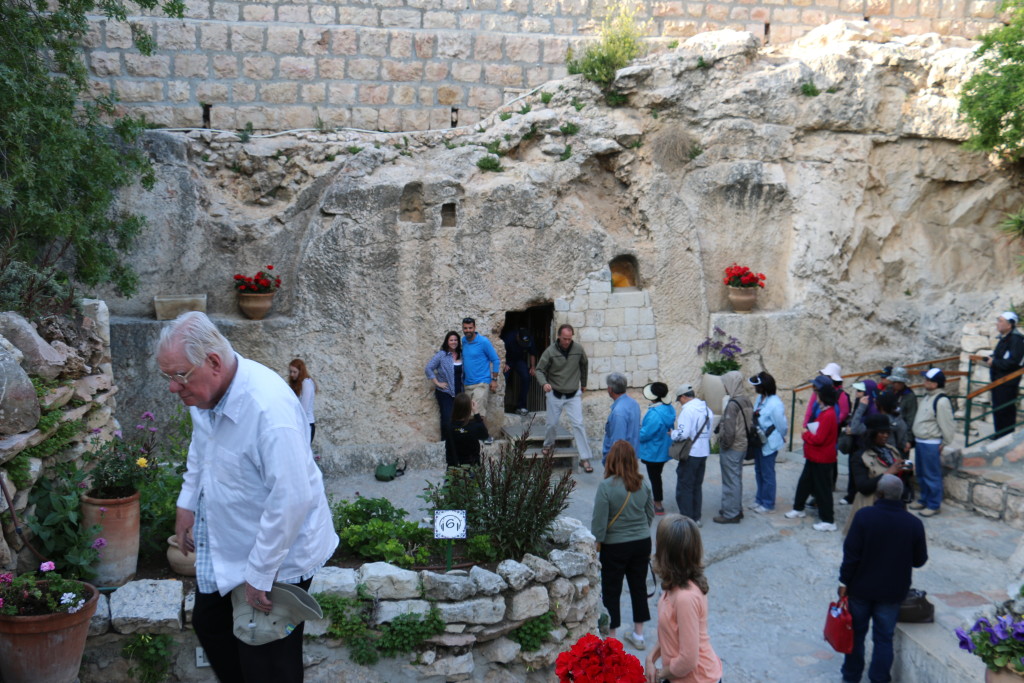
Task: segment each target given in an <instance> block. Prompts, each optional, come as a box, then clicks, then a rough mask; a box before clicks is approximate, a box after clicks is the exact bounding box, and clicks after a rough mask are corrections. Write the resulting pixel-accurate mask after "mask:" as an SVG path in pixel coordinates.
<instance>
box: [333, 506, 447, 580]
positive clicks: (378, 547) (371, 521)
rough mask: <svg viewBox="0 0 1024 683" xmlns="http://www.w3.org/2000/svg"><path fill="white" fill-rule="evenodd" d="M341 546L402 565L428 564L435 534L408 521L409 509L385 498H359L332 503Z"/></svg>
mask: <svg viewBox="0 0 1024 683" xmlns="http://www.w3.org/2000/svg"><path fill="white" fill-rule="evenodd" d="M331 513H332V517H333V519H334V528H335V529H336V530H337V531H338V537H339V539H340V545H339V547H340V549H341V550H342V551H344V552H349V553H353V554H355V555H359V556H360V557H365V558H366V559H368V560H372V561H378V560H382V561H384V562H390V563H391V564H395V565H398V566H400V567H410V566H412V565H414V564H425V563H426V562H427V560H428V559H429V558H430V547H429V546H430V543H431V541H432V540H433V533H432V531H431V530H430V529H422V528H420V527H419V525H418V524H416V523H415V522H410V521H407V520H405V516H406V514H407V513H406V511H405V510H403V509H401V508H395V507H394V506H392V505H391V503H390V502H388V501H387V500H385V499H384V498H362V497H360V498H357V499H356V501H355V502H354V503H349V502H348V501H347V500H342V501H339V502H338V503H334V504H332V506H331Z"/></svg>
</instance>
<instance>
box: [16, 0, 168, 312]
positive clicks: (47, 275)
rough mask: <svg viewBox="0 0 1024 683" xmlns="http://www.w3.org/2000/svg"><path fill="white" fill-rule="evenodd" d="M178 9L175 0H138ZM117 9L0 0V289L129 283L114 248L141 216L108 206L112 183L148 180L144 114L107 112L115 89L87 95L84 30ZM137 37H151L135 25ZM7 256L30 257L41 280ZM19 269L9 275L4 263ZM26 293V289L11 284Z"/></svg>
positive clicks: (140, 43) (91, 2) (126, 289)
mask: <svg viewBox="0 0 1024 683" xmlns="http://www.w3.org/2000/svg"><path fill="white" fill-rule="evenodd" d="M137 4H138V5H139V6H140V7H141V8H143V9H153V8H155V7H157V6H158V5H160V6H161V8H162V9H163V11H164V12H166V13H167V14H169V15H172V16H179V17H180V16H182V13H183V9H184V5H183V3H182V2H181V0H168V1H166V2H164V3H163V4H160V3H159V0H137ZM97 14H102V15H105V16H106V17H108V19H110V20H115V21H124V20H125V18H126V16H127V10H126V7H125V5H124V3H123V2H122V1H121V0H98V1H97V0H57V2H56V4H55V5H53V6H51V7H50V8H49V9H48V6H47V2H45V1H44V0H0V228H2V230H3V241H2V242H0V290H10V289H11V288H12V287H21V288H27V291H28V294H27V296H28V299H29V301H30V302H31V300H32V298H33V297H34V296H36V295H37V294H38V292H36V290H37V289H42V284H41V283H44V282H45V283H49V284H50V285H52V283H53V281H54V280H57V281H60V282H63V283H64V284H65V285H72V284H75V283H78V284H81V285H85V286H95V285H99V284H102V283H112V284H113V285H115V286H116V287H117V288H118V290H119V291H121V292H122V293H124V294H130V293H131V292H132V291H133V290H134V288H135V284H136V280H135V275H134V273H133V271H132V269H131V267H130V266H128V265H127V264H126V263H125V262H124V260H123V255H124V254H125V252H126V251H127V249H128V248H129V247H130V246H131V243H132V240H133V239H134V238H135V236H136V235H137V234H138V232H139V230H140V229H141V227H142V225H143V219H142V218H141V217H139V216H135V215H131V214H128V213H126V212H118V211H115V210H114V209H113V205H114V199H115V196H116V192H117V191H118V189H119V188H123V187H126V186H128V185H131V184H133V183H135V182H137V181H138V182H141V184H142V185H143V187H147V188H148V187H151V186H152V184H153V171H152V168H151V166H150V163H149V158H148V156H147V155H146V154H145V152H144V151H143V150H142V149H141V147H140V146H139V145H138V134H139V133H140V131H141V130H142V128H143V126H144V121H143V120H141V119H139V118H134V117H130V116H120V117H119V116H116V115H115V102H116V98H115V97H113V96H103V97H96V98H90V97H89V93H88V88H89V82H88V73H87V70H86V68H85V64H84V58H83V54H82V49H81V48H82V40H83V37H84V36H85V34H86V31H87V30H88V27H89V25H88V21H87V17H89V16H90V15H97ZM132 28H133V30H132V33H133V36H134V37H135V38H136V46H137V47H138V48H139V49H140V50H141V51H142V52H144V53H148V52H151V51H152V41H151V39H150V37H149V36H148V35H147V34H145V33H143V32H142V31H140V30H138V29H137V28H136V27H134V26H133V27H132ZM15 264H27V265H28V266H30V267H31V269H32V270H33V271H34V272H35V273H36V278H37V280H38V281H34V280H33V278H29V281H28V282H27V283H26V282H25V278H24V277H23V275H24V270H23V269H20V268H18V267H17V265H15ZM14 270H17V272H18V273H19V278H18V279H17V283H19V284H14V283H12V281H11V278H9V277H8V273H9V272H13V271H14ZM20 296H21V298H23V299H24V298H25V296H26V294H25V291H24V289H23V290H22V291H21V292H20Z"/></svg>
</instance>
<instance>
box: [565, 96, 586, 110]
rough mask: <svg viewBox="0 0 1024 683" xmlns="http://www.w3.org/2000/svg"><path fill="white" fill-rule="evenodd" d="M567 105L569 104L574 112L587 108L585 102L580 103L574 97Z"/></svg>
mask: <svg viewBox="0 0 1024 683" xmlns="http://www.w3.org/2000/svg"><path fill="white" fill-rule="evenodd" d="M569 104H571V105H572V106H573V109H575V110H576V111H580V110H581V109H583V107H585V106H587V105H586V103H585V102H580V101H579V99H577V98H575V97H574V98H572V101H571V102H569Z"/></svg>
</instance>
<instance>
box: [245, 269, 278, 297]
mask: <svg viewBox="0 0 1024 683" xmlns="http://www.w3.org/2000/svg"><path fill="white" fill-rule="evenodd" d="M273 271H274V266H267V269H266V270H261V271H260V272H258V273H256V274H255V275H254V276H252V277H246V276H245V275H242V274H241V273H236V274H235V289H237V290H238V291H239V292H244V293H247V294H273V293H274V292H276V291H277V290H278V288H279V287H280V286H281V278H279V277H277V275H275V274H274V272H273Z"/></svg>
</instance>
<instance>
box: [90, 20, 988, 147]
mask: <svg viewBox="0 0 1024 683" xmlns="http://www.w3.org/2000/svg"><path fill="white" fill-rule="evenodd" d="M998 5H999V2H997V0H971V1H970V2H968V1H967V0H949V1H947V2H937V1H936V0H755V1H753V2H751V1H750V0H740V1H736V0H734V1H733V2H718V3H707V2H696V1H695V0H663V1H660V2H649V3H643V7H644V10H643V14H642V16H643V17H644V18H646V19H648V20H649V21H650V30H649V35H650V37H651V40H650V42H651V47H652V48H654V49H667V48H668V46H669V45H671V41H673V40H678V39H682V38H686V37H689V36H692V35H695V34H697V33H699V32H703V31H712V30H719V29H724V28H731V29H738V30H746V31H752V32H753V33H754V34H756V35H757V36H759V37H760V38H762V40H763V41H764V42H766V43H783V42H787V41H790V40H792V39H794V38H797V37H799V36H801V35H803V34H804V33H806V32H807V31H809V30H810V29H812V28H814V27H815V26H819V25H821V24H825V23H828V22H830V21H834V20H838V19H842V20H850V21H861V20H864V19H865V18H867V19H868V20H869V21H870V23H871V25H872V26H873V27H875V28H879V29H881V30H885V31H890V32H892V33H893V34H912V33H926V32H930V31H935V32H939V33H944V34H951V35H962V36H967V37H974V36H976V35H977V34H978V33H980V32H982V31H984V30H985V29H986V28H987V27H989V26H991V25H993V24H994V23H996V15H997V10H998ZM607 6H608V1H607V0H378V1H377V2H374V3H365V2H360V1H359V0H340V1H339V2H301V1H299V2H269V1H268V2H238V1H220V0H205V1H203V0H188V1H187V2H186V8H187V9H186V16H185V19H184V20H183V21H180V20H169V19H166V18H163V17H160V16H157V15H153V16H140V17H130V20H131V21H134V22H137V23H139V24H140V25H141V26H142V27H143V28H145V29H146V30H148V31H150V32H151V33H152V35H153V37H154V38H155V41H156V45H157V50H156V52H155V54H153V55H152V56H150V57H144V56H141V55H139V54H138V53H137V51H135V50H133V49H131V35H130V31H129V29H128V25H127V24H125V23H117V22H108V21H103V20H99V19H97V20H96V21H95V22H94V24H93V27H92V30H91V32H90V35H89V37H88V40H87V46H88V54H87V61H88V65H89V68H90V71H91V74H92V77H93V84H94V85H93V87H94V91H95V92H96V93H107V92H110V91H111V90H116V91H117V93H118V95H119V96H120V98H121V101H122V102H123V103H124V106H125V107H126V108H127V109H130V110H134V111H138V112H142V113H145V114H146V116H147V117H148V118H149V120H151V121H153V122H155V123H157V124H160V125H164V126H176V127H177V126H188V127H199V126H203V125H204V124H205V125H206V126H207V127H214V128H227V129H233V128H244V127H245V126H246V124H248V123H251V124H252V125H253V126H254V127H255V129H257V130H286V129H292V128H303V127H312V126H314V125H316V124H317V122H318V120H319V121H322V122H323V124H325V125H327V126H331V127H354V128H362V129H369V130H385V131H399V130H402V131H411V130H425V129H431V128H434V129H436V128H449V127H452V126H453V122H454V123H457V124H458V125H472V124H474V123H476V122H477V121H478V120H479V118H480V117H481V116H482V115H485V114H487V113H489V112H490V111H492V110H494V109H495V108H496V107H498V106H500V105H501V104H502V103H503V102H505V101H507V100H508V99H511V98H513V97H514V96H515V95H516V94H517V93H518V92H519V91H520V90H522V89H524V88H532V87H535V86H538V85H540V84H542V83H544V82H546V81H548V80H551V79H557V78H561V77H562V76H563V75H565V55H566V51H567V49H568V48H569V47H570V44H571V43H573V42H574V41H578V40H581V39H583V38H584V37H586V36H592V35H593V34H594V32H595V28H596V26H597V24H598V22H599V20H600V18H601V17H602V16H603V14H604V13H605V11H606V9H607ZM204 105H205V106H204Z"/></svg>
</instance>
